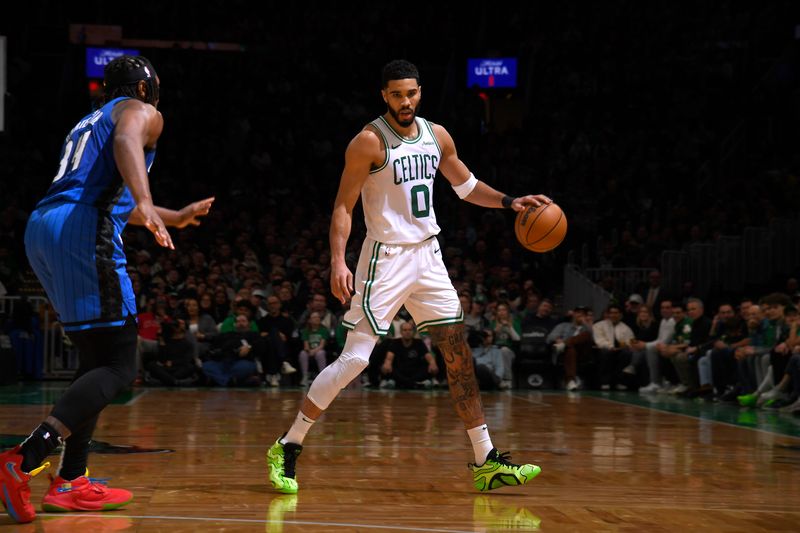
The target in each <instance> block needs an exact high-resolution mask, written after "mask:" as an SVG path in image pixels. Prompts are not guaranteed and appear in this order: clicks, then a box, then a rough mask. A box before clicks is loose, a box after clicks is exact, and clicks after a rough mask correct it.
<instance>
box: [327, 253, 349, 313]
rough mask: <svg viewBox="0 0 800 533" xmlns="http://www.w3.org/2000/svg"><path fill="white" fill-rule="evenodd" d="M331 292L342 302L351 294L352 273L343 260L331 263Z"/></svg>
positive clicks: (345, 301)
mask: <svg viewBox="0 0 800 533" xmlns="http://www.w3.org/2000/svg"><path fill="white" fill-rule="evenodd" d="M331 292H332V293H333V295H334V296H335V297H336V298H337V299H338V300H339V301H340V302H342V304H344V303H347V300H349V299H350V296H351V295H352V294H353V273H352V272H350V269H349V268H347V265H346V264H344V262H341V263H334V264H332V265H331Z"/></svg>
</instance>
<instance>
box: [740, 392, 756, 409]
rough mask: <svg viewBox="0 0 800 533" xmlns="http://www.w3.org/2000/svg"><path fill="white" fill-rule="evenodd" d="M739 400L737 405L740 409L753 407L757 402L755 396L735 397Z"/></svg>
mask: <svg viewBox="0 0 800 533" xmlns="http://www.w3.org/2000/svg"><path fill="white" fill-rule="evenodd" d="M736 399H737V400H739V405H741V406H742V407H753V406H755V404H756V402H758V396H756V395H755V394H743V395H741V396H737V397H736Z"/></svg>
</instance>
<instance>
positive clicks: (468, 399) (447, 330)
mask: <svg viewBox="0 0 800 533" xmlns="http://www.w3.org/2000/svg"><path fill="white" fill-rule="evenodd" d="M428 332H429V333H430V334H431V338H432V339H433V342H434V343H435V344H436V346H437V347H438V348H439V351H440V352H442V357H443V358H444V362H445V366H446V367H447V382H448V383H449V385H450V396H452V397H453V404H454V405H455V408H456V413H458V416H459V418H461V420H462V421H463V422H464V426H465V427H466V428H467V429H470V428H474V427H476V426H479V425H481V424H483V423H484V418H483V405H482V404H481V397H480V392H479V391H478V380H477V379H476V378H475V369H474V368H473V364H472V352H471V351H470V349H469V346H468V345H467V341H466V339H465V338H464V324H448V325H443V326H431V327H429V328H428Z"/></svg>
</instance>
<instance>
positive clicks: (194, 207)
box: [128, 196, 214, 229]
mask: <svg viewBox="0 0 800 533" xmlns="http://www.w3.org/2000/svg"><path fill="white" fill-rule="evenodd" d="M213 203H214V197H213V196H212V197H211V198H206V199H204V200H200V201H198V202H192V203H191V204H189V205H187V206H185V207H183V208H181V209H179V210H178V211H175V210H172V209H167V208H166V207H159V206H157V205H156V206H154V207H155V210H156V212H157V213H158V216H160V217H161V220H162V221H163V222H164V225H165V226H170V227H173V228H178V229H182V228H185V227H186V226H199V225H200V217H204V216H206V215H207V214H208V212H209V211H210V210H211V204H213ZM128 223H129V224H134V225H136V226H143V225H144V219H143V218H142V217H141V216H140V214H139V207H138V206H137V207H136V208H135V209H134V210H133V211H132V212H131V214H130V216H129V217H128Z"/></svg>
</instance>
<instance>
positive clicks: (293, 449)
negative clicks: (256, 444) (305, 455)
mask: <svg viewBox="0 0 800 533" xmlns="http://www.w3.org/2000/svg"><path fill="white" fill-rule="evenodd" d="M282 438H283V437H281V439H282ZM281 439H278V440H276V441H275V444H273V445H272V447H271V448H270V449H269V450H267V468H268V469H269V481H270V483H272V487H273V488H274V489H275V490H277V491H278V492H283V493H285V494H295V493H296V492H297V489H298V487H297V480H296V479H295V478H294V476H295V471H294V470H295V464H296V463H297V456H299V455H300V452H302V451H303V447H302V446H301V445H299V444H295V443H293V442H287V443H286V444H281Z"/></svg>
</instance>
